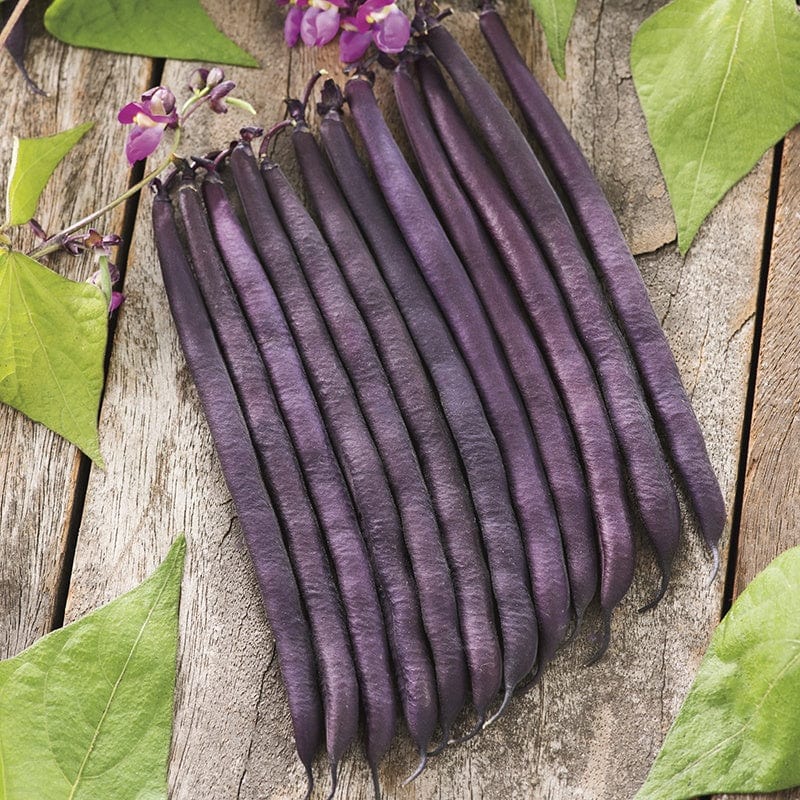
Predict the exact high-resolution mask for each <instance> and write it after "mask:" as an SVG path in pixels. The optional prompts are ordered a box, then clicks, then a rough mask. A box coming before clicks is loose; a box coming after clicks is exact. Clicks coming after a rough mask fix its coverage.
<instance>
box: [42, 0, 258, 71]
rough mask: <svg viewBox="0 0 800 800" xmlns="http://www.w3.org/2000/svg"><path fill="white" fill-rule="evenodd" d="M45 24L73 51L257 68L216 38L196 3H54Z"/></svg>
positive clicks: (243, 54)
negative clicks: (75, 49) (73, 48)
mask: <svg viewBox="0 0 800 800" xmlns="http://www.w3.org/2000/svg"><path fill="white" fill-rule="evenodd" d="M44 25H45V27H46V28H47V30H48V31H49V32H50V33H51V34H53V36H55V37H56V38H57V39H61V41H63V42H66V43H67V44H72V45H76V46H77V47H92V48H95V49H98V50H110V51H111V52H113V53H134V54H136V55H140V56H152V57H153V58H178V59H183V60H186V61H205V62H208V63H216V64H237V65H239V66H242V67H257V66H258V61H256V60H255V59H254V58H253V56H251V55H250V54H249V53H248V52H246V51H245V50H242V48H241V47H239V45H237V44H236V43H235V42H232V41H231V40H230V39H229V38H228V37H227V36H225V35H224V34H223V33H221V32H220V31H219V30H218V29H217V28H216V26H215V25H214V23H213V22H212V21H211V19H210V18H209V16H208V14H207V13H206V11H205V9H204V8H203V6H202V5H201V4H200V3H199V1H198V0H54V2H53V3H52V4H51V5H50V6H49V7H48V9H47V11H46V12H45V15H44Z"/></svg>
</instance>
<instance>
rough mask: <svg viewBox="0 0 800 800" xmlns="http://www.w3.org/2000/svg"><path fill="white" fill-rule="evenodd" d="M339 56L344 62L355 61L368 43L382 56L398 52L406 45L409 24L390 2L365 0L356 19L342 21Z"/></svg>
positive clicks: (349, 18) (409, 28) (364, 51)
mask: <svg viewBox="0 0 800 800" xmlns="http://www.w3.org/2000/svg"><path fill="white" fill-rule="evenodd" d="M342 28H343V29H344V30H343V32H342V38H341V40H340V55H341V59H342V61H344V62H345V63H353V62H354V61H358V60H359V59H361V58H362V57H363V55H364V53H366V52H367V48H368V47H369V45H370V43H371V42H374V43H375V46H376V47H377V48H378V50H381V51H383V52H384V53H399V52H401V51H402V50H403V48H404V47H405V46H406V44H407V43H408V39H409V36H410V35H411V22H410V21H409V19H408V17H407V16H406V15H405V14H404V13H403V12H402V11H401V10H400V9H399V8H398V7H397V5H396V4H395V3H393V2H388V3H387V2H386V0H366V2H365V3H364V4H363V5H361V6H359V9H358V12H357V13H356V16H355V17H347V18H346V19H344V20H342Z"/></svg>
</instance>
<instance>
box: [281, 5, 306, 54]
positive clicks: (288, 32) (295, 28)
mask: <svg viewBox="0 0 800 800" xmlns="http://www.w3.org/2000/svg"><path fill="white" fill-rule="evenodd" d="M303 14H304V10H303V9H302V8H300V7H299V6H292V7H291V8H290V9H289V13H288V14H287V15H286V20H285V22H284V23H283V40H284V41H285V42H286V45H287V47H294V46H295V45H296V44H297V40H298V39H299V38H300V23H301V22H302V21H303Z"/></svg>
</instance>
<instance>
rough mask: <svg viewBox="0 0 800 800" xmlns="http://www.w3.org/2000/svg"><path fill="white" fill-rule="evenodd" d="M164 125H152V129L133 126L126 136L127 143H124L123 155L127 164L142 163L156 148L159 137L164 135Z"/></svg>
mask: <svg viewBox="0 0 800 800" xmlns="http://www.w3.org/2000/svg"><path fill="white" fill-rule="evenodd" d="M165 128H166V126H165V125H163V124H162V125H153V126H152V127H148V128H142V127H140V126H139V125H136V126H134V127H133V128H132V129H131V132H130V133H129V134H128V141H127V142H126V143H125V155H126V156H127V157H128V163H130V164H135V163H136V162H137V161H142V160H144V159H145V158H147V156H149V155H150V153H152V152H154V151H155V149H156V148H157V147H158V144H159V142H160V141H161V137H162V136H163V135H164V130H165Z"/></svg>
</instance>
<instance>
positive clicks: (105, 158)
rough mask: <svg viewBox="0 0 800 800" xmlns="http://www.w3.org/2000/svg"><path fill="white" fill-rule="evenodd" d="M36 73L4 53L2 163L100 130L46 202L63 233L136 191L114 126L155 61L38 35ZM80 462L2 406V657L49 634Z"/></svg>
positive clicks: (57, 262)
mask: <svg viewBox="0 0 800 800" xmlns="http://www.w3.org/2000/svg"><path fill="white" fill-rule="evenodd" d="M28 67H29V70H30V72H31V76H32V77H33V78H34V80H36V81H37V83H38V84H39V85H40V86H41V87H42V88H43V89H44V90H45V91H46V92H47V93H48V96H47V97H40V96H38V95H35V94H33V93H32V92H30V91H29V90H28V89H27V88H26V87H25V84H24V82H23V80H22V77H21V76H20V75H19V74H18V73H17V70H16V67H15V66H14V64H13V62H12V60H11V58H10V57H9V56H8V54H7V53H5V52H3V53H2V54H0V81H2V85H3V86H4V87H5V89H6V90H5V91H4V101H3V102H4V109H3V121H2V123H0V163H2V164H3V165H8V164H9V162H10V160H11V150H12V144H13V137H14V136H20V137H34V136H47V135H50V134H53V133H57V132H58V131H62V130H65V129H66V128H70V127H73V126H75V125H78V124H79V123H81V122H86V121H87V120H95V123H96V124H95V128H94V129H93V130H92V131H90V132H89V133H88V134H87V135H86V137H85V138H84V139H83V140H82V141H81V142H80V144H78V146H77V147H76V148H75V149H74V150H73V151H72V153H71V154H70V155H69V156H68V158H67V159H66V160H65V161H64V162H63V163H62V164H61V166H60V167H59V168H58V169H57V170H56V173H55V175H54V177H53V179H52V181H51V182H50V184H49V185H48V187H47V188H46V189H45V191H44V193H43V195H42V199H41V203H40V205H39V211H38V213H37V217H38V219H39V221H40V222H41V224H42V225H43V226H44V228H45V230H48V231H49V232H55V231H57V230H59V229H60V228H61V227H63V226H65V225H66V224H68V223H69V222H71V221H73V220H76V219H80V218H81V217H83V216H84V215H86V214H88V213H89V212H91V211H92V210H94V209H95V208H97V207H98V206H99V205H102V204H103V203H105V202H107V201H109V200H111V199H112V198H113V197H115V196H116V195H118V194H120V193H121V192H122V191H124V189H125V188H126V186H127V185H128V179H129V169H128V166H127V163H126V162H125V158H124V156H123V143H124V137H125V132H124V131H123V130H122V128H121V126H120V125H119V124H118V123H117V122H116V110H117V107H118V105H119V104H121V103H122V102H123V101H124V100H125V99H126V98H134V97H137V96H138V95H139V94H140V93H141V92H142V91H143V89H144V87H145V84H146V82H147V76H148V74H149V70H150V62H149V61H147V60H144V59H141V58H129V57H124V56H112V55H109V54H105V53H98V52H91V51H88V50H78V49H75V48H69V47H66V46H65V45H62V44H61V43H59V42H57V41H56V40H55V39H52V38H51V37H49V36H47V35H45V34H44V32H43V31H41V30H36V29H34V35H33V37H32V40H31V42H30V44H29V47H28ZM3 174H4V175H6V176H7V174H8V173H7V166H4V169H3ZM3 194H5V192H3ZM102 225H103V230H105V231H108V232H111V231H115V232H121V230H122V209H121V208H120V209H117V212H116V213H114V214H112V215H111V216H110V218H107V219H105V220H102ZM14 244H15V246H16V247H18V248H22V249H26V250H27V249H28V248H29V247H30V246H31V245H32V244H33V241H32V239H31V237H30V236H29V235H27V233H26V232H23V233H22V235H21V236H19V237H16V235H15V241H14ZM49 265H50V266H52V267H53V268H55V269H56V270H58V271H60V272H62V273H63V274H64V275H67V276H69V277H71V278H74V279H85V278H87V277H88V276H89V275H90V274H91V273H92V272H93V271H94V269H95V267H94V266H93V265H92V263H91V260H90V259H88V258H70V257H68V256H56V257H54V258H51V260H50V262H49ZM100 444H101V447H102V449H103V451H104V452H105V453H107V452H108V451H109V450H110V448H111V447H113V445H112V444H111V442H110V441H109V440H108V439H106V438H105V437H104V436H103V435H102V433H101V437H100ZM79 461H80V454H79V453H78V451H77V450H76V448H75V447H73V446H72V445H70V444H68V443H67V442H65V441H63V440H62V439H61V438H59V437H58V436H56V435H55V434H54V433H51V432H50V431H49V430H47V429H46V428H45V427H44V426H43V425H38V424H34V423H33V422H31V421H30V420H28V419H27V418H25V417H24V416H23V415H22V414H20V413H19V412H17V411H14V410H12V409H10V408H8V407H7V406H0V658H2V657H5V656H10V655H14V654H16V653H18V652H19V651H21V650H23V649H24V648H25V647H27V646H28V645H30V644H32V643H33V642H34V641H35V640H36V639H37V638H38V637H39V636H41V635H42V634H44V633H47V632H48V631H49V630H50V626H51V621H52V618H53V612H54V605H55V601H56V593H57V591H58V584H59V581H60V579H61V573H62V567H63V564H64V558H65V551H66V548H67V538H68V530H69V521H70V517H71V515H72V512H73V503H74V502H75V491H76V476H77V474H78V465H79ZM81 491H82V488H81Z"/></svg>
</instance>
